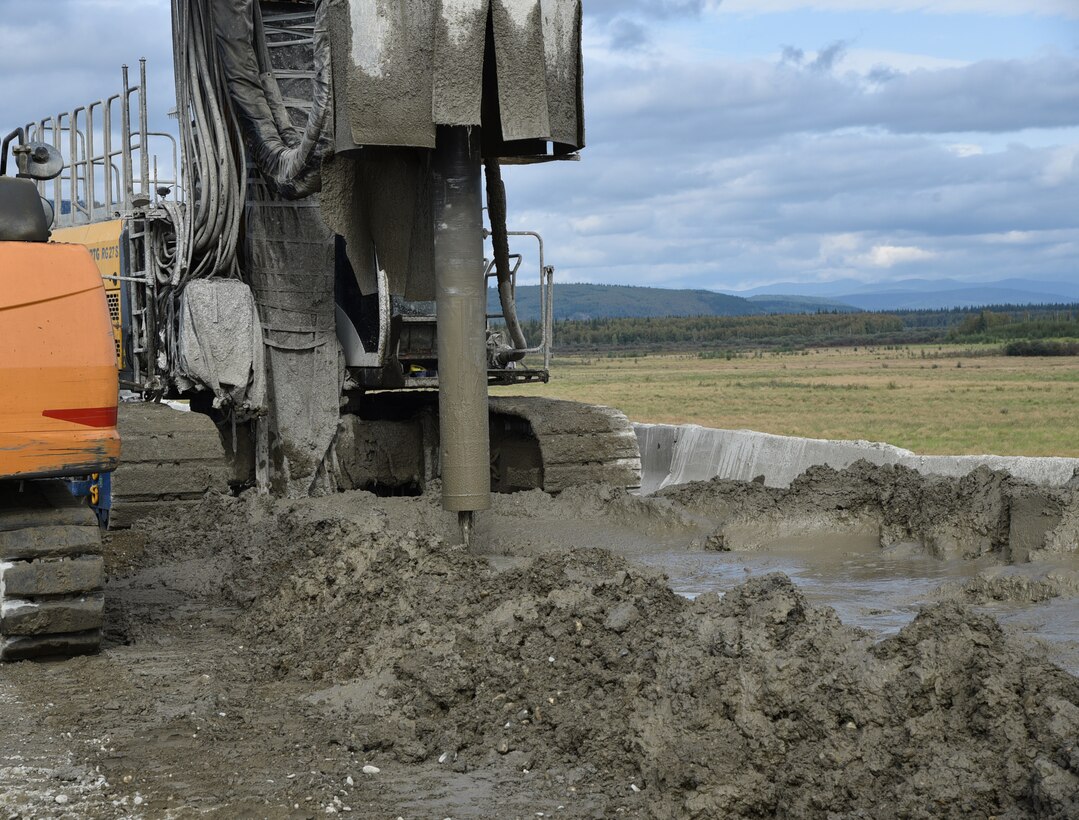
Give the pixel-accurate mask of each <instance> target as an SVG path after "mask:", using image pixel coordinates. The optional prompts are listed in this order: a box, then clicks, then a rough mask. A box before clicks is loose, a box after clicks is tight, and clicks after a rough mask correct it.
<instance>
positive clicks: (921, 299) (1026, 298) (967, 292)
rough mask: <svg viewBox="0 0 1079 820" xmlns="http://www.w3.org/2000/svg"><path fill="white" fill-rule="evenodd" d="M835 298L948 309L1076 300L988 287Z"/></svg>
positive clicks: (861, 304) (874, 306) (862, 304)
mask: <svg viewBox="0 0 1079 820" xmlns="http://www.w3.org/2000/svg"><path fill="white" fill-rule="evenodd" d="M838 298H840V299H841V300H842V301H844V302H846V303H848V304H851V305H854V306H855V307H857V308H861V309H862V310H947V309H949V308H965V307H981V306H983V305H1050V304H1056V303H1060V302H1073V301H1075V297H1069V296H1066V295H1064V294H1060V293H1036V292H1033V291H1029V290H1014V289H1011V288H990V287H987V288H963V289H960V290H938V291H930V292H927V293H918V292H915V291H910V290H893V291H876V292H869V293H849V294H847V295H846V296H841V297H838Z"/></svg>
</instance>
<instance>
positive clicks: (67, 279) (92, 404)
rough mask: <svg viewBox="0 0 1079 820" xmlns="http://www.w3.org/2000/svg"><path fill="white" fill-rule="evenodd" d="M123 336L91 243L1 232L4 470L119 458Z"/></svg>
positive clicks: (91, 464)
mask: <svg viewBox="0 0 1079 820" xmlns="http://www.w3.org/2000/svg"><path fill="white" fill-rule="evenodd" d="M117 393H118V382H117V369H116V342H115V338H114V335H113V327H112V323H111V321H110V318H109V310H108V305H107V303H106V299H105V290H104V288H103V286H102V280H101V274H100V272H99V270H98V267H97V265H96V264H95V263H94V261H93V258H92V257H91V256H90V253H89V252H88V251H87V250H86V248H84V247H81V246H78V245H64V244H56V243H44V242H0V479H5V478H43V477H69V476H85V475H88V474H92V473H98V472H105V471H109V470H113V469H115V468H116V465H117V463H118V462H119V458H120V436H119V434H118V433H117V431H116V404H117Z"/></svg>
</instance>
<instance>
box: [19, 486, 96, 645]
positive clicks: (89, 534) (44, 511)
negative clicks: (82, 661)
mask: <svg viewBox="0 0 1079 820" xmlns="http://www.w3.org/2000/svg"><path fill="white" fill-rule="evenodd" d="M104 582H105V565H104V560H103V558H102V557H101V530H100V528H99V526H98V521H97V517H96V516H95V515H94V513H93V512H92V511H91V510H90V508H89V506H87V504H86V502H85V500H80V499H76V498H74V497H73V496H72V495H71V493H70V492H69V491H68V489H67V486H66V485H65V483H64V482H63V481H59V480H39V481H22V482H20V481H4V482H0V661H17V660H25V659H28V658H37V657H45V656H71V655H85V654H89V653H93V652H96V651H97V650H98V647H99V646H100V645H101V625H102V617H103V611H104V604H105V601H104V594H103V592H102V588H103V587H104Z"/></svg>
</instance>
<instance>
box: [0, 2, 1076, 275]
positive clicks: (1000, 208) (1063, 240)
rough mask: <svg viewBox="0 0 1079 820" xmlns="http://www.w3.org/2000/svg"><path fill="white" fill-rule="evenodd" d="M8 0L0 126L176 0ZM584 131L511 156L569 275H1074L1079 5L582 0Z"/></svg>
mask: <svg viewBox="0 0 1079 820" xmlns="http://www.w3.org/2000/svg"><path fill="white" fill-rule="evenodd" d="M31 5H32V7H33V8H35V9H39V8H41V7H43V6H44V7H48V9H49V14H47V15H45V14H37V15H31V14H29V13H27V11H26V9H27V8H28V5H27V4H26V3H25V2H23V0H0V43H2V44H3V48H0V68H2V69H3V71H2V72H0V78H2V79H0V95H2V96H0V99H3V100H4V101H5V102H4V106H3V109H2V111H3V117H2V120H3V122H4V123H5V124H7V123H9V122H10V123H11V124H14V123H17V122H22V121H28V120H30V119H34V118H37V117H39V116H41V115H42V114H44V113H48V112H56V111H60V110H66V109H69V108H71V107H73V106H75V105H77V104H80V103H83V102H86V101H89V100H90V99H98V98H101V97H103V96H106V95H108V94H110V93H113V92H114V91H115V90H116V88H118V86H119V80H120V73H119V65H120V64H121V63H124V62H127V63H130V64H131V65H133V66H134V65H137V61H138V58H139V57H143V56H145V57H147V58H148V59H149V61H150V87H151V97H152V99H151V102H152V105H151V113H152V115H153V116H155V117H156V118H157V119H158V122H160V123H161V124H164V122H165V116H164V115H165V112H166V111H167V110H168V109H169V108H170V107H171V106H172V104H173V103H172V95H173V93H172V80H171V67H172V63H171V55H170V33H169V17H170V15H169V3H168V0H49V2H47V3H40V4H31ZM584 6H585V14H586V20H585V76H586V91H585V93H586V98H585V102H586V121H587V129H588V147H587V148H586V149H585V150H584V152H583V153H582V158H581V162H579V163H556V164H553V165H541V166H529V167H524V168H512V169H508V171H507V186H508V189H509V190H508V193H509V197H510V209H511V223H512V225H511V227H513V228H517V229H522V230H525V229H527V230H538V231H540V232H541V233H543V235H544V237H545V240H546V242H547V246H548V261H549V262H551V263H552V264H554V265H555V266H556V269H557V277H558V280H559V281H563V282H569V281H574V282H597V283H605V284H633V285H649V286H663V287H692V288H706V289H713V290H728V291H730V290H735V291H736V290H742V289H747V288H752V287H758V286H762V285H768V284H771V283H777V282H794V283H810V282H830V281H835V280H845V279H855V280H859V281H861V282H866V283H883V284H886V283H887V282H889V281H893V280H899V279H910V278H926V279H941V278H949V279H958V280H966V281H995V280H999V279H1005V278H1022V279H1032V280H1042V281H1044V280H1054V279H1074V278H1076V277H1077V276H1079V0H722V2H720V1H719V0H584Z"/></svg>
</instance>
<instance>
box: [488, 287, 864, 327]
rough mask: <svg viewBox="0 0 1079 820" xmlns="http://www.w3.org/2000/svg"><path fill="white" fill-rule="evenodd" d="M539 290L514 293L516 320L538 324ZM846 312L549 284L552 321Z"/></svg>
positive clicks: (774, 299)
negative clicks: (552, 313) (517, 317)
mask: <svg viewBox="0 0 1079 820" xmlns="http://www.w3.org/2000/svg"><path fill="white" fill-rule="evenodd" d="M539 296H540V293H539V288H538V287H536V286H534V285H529V286H522V287H519V288H517V312H518V315H519V316H520V317H521V319H522V320H525V321H527V320H531V319H539V315H540V305H539ZM831 310H840V311H852V310H854V308H852V307H850V306H849V305H842V304H839V303H838V302H836V301H835V300H833V299H823V298H821V299H818V298H813V297H805V296H771V295H769V296H761V297H754V298H752V299H744V298H742V297H741V296H731V295H730V294H726V293H716V292H715V291H710V290H673V289H670V288H644V287H632V286H629V285H587V284H558V283H555V293H554V312H555V319H556V320H557V321H566V320H576V321H587V320H590V319H647V318H661V317H666V316H761V315H765V314H769V313H817V312H820V311H831ZM488 312H490V313H496V312H498V293H497V291H495V290H494V288H491V289H490V290H489V291H488Z"/></svg>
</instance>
